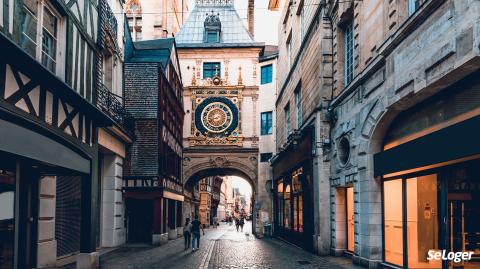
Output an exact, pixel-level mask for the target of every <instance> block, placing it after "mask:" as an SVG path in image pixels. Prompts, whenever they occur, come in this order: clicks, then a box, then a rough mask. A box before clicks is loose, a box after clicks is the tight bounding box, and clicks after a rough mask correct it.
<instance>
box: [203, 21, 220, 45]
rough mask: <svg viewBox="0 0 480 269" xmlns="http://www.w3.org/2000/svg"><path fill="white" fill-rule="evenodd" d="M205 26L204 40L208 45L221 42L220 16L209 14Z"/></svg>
mask: <svg viewBox="0 0 480 269" xmlns="http://www.w3.org/2000/svg"><path fill="white" fill-rule="evenodd" d="M203 26H204V27H205V31H204V38H203V39H204V41H205V42H206V43H218V42H220V32H221V31H222V23H221V22H220V17H219V14H216V15H215V14H210V15H208V14H207V18H206V19H205V22H204V23H203Z"/></svg>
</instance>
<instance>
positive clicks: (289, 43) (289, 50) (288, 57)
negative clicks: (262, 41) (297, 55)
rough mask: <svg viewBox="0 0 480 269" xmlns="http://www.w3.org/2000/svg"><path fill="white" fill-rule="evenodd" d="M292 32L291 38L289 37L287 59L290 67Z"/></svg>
mask: <svg viewBox="0 0 480 269" xmlns="http://www.w3.org/2000/svg"><path fill="white" fill-rule="evenodd" d="M291 37H292V33H290V36H289V38H288V39H287V61H288V69H290V68H291V67H292V38H291Z"/></svg>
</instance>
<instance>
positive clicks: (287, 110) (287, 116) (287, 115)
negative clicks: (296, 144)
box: [283, 103, 292, 139]
mask: <svg viewBox="0 0 480 269" xmlns="http://www.w3.org/2000/svg"><path fill="white" fill-rule="evenodd" d="M283 112H284V113H285V132H286V137H285V139H288V136H289V135H290V132H291V131H292V119H291V115H290V103H288V104H287V105H286V106H285V108H284V109H283Z"/></svg>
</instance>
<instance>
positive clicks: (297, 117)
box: [295, 85, 303, 129]
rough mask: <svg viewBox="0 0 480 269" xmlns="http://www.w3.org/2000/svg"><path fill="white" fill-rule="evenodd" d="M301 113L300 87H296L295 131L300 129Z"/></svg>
mask: <svg viewBox="0 0 480 269" xmlns="http://www.w3.org/2000/svg"><path fill="white" fill-rule="evenodd" d="M302 113H303V110H302V88H301V86H300V85H298V86H297V89H296V90H295V121H296V125H297V129H300V127H301V126H302V123H303V117H302Z"/></svg>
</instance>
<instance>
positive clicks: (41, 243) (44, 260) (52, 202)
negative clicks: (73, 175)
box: [37, 176, 57, 268]
mask: <svg viewBox="0 0 480 269" xmlns="http://www.w3.org/2000/svg"><path fill="white" fill-rule="evenodd" d="M56 183H57V178H56V177H54V176H46V177H42V178H40V184H39V212H38V241H37V267H38V268H44V267H55V266H56V262H57V240H55V207H56V199H55V195H56V190H57V189H56Z"/></svg>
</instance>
